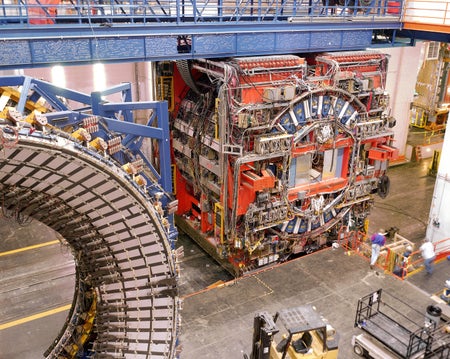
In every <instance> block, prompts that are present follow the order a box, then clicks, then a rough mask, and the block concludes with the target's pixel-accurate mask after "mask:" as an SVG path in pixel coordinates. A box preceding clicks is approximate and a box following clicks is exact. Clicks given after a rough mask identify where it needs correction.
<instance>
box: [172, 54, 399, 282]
mask: <svg viewBox="0 0 450 359" xmlns="http://www.w3.org/2000/svg"><path fill="white" fill-rule="evenodd" d="M387 66H388V57H387V56H386V55H384V54H382V53H379V52H375V51H359V52H342V53H322V54H316V55H314V56H309V57H308V58H304V57H300V56H295V55H280V56H261V57H247V58H231V59H225V60H215V61H211V60H206V59H205V60H195V61H179V62H177V63H176V66H174V67H173V71H172V72H171V74H170V75H171V76H173V80H174V81H173V94H174V111H173V112H172V114H171V115H172V117H171V141H172V159H173V164H174V168H175V174H176V175H175V181H176V184H175V185H176V189H177V194H176V196H177V200H178V211H177V217H176V221H177V225H178V226H179V228H181V229H182V230H183V231H184V232H186V233H188V234H189V235H190V236H191V237H192V238H194V239H195V240H196V241H197V242H199V243H200V244H201V245H202V246H203V247H204V248H205V249H206V250H207V251H208V252H209V253H210V254H212V255H213V256H214V257H215V258H216V259H218V260H219V261H220V262H221V263H222V264H223V265H224V266H226V267H227V268H229V269H230V270H231V271H232V272H233V273H236V274H237V275H239V274H242V273H245V272H247V271H250V270H252V269H255V268H259V267H262V266H265V265H268V264H271V263H277V262H280V261H284V260H287V259H289V258H292V257H294V256H298V255H302V254H305V253H310V252H312V251H315V250H317V249H320V248H323V247H324V246H327V245H330V244H331V243H333V242H334V241H336V240H337V233H338V231H339V230H340V229H341V227H343V226H345V227H347V228H356V229H362V228H363V226H364V220H365V219H366V217H367V216H368V214H369V212H370V209H371V207H372V204H373V196H374V194H377V193H378V194H379V195H381V196H382V197H384V196H386V195H387V192H388V189H389V179H388V177H387V175H386V170H387V167H388V162H389V160H391V159H393V158H395V157H396V156H397V153H398V151H397V149H396V148H395V147H394V146H393V132H392V131H391V130H390V129H391V128H392V127H393V126H394V125H395V120H394V119H393V118H392V117H390V116H389V113H390V112H389V94H388V93H387V92H386V90H385V83H386V71H387ZM165 68H169V67H168V66H165ZM164 76H167V73H164Z"/></svg>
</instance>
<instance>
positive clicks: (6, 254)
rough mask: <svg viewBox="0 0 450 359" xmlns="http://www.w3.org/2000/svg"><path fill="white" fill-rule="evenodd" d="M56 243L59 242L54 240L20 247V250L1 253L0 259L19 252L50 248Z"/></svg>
mask: <svg viewBox="0 0 450 359" xmlns="http://www.w3.org/2000/svg"><path fill="white" fill-rule="evenodd" d="M56 243H60V242H59V240H57V239H55V240H54V241H49V242H44V243H39V244H34V245H32V246H28V247H22V248H18V249H13V250H11V251H6V252H1V253H0V257H3V256H8V255H11V254H15V253H20V252H25V251H29V250H31V249H36V248H42V247H46V246H51V245H53V244H56Z"/></svg>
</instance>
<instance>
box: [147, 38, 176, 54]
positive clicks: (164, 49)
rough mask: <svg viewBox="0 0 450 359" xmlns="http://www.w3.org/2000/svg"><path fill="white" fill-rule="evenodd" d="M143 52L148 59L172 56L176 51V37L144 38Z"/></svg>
mask: <svg viewBox="0 0 450 359" xmlns="http://www.w3.org/2000/svg"><path fill="white" fill-rule="evenodd" d="M145 52H146V53H147V56H148V57H156V58H158V57H161V58H164V57H166V56H174V55H177V54H178V51H177V37H176V36H152V37H146V38H145Z"/></svg>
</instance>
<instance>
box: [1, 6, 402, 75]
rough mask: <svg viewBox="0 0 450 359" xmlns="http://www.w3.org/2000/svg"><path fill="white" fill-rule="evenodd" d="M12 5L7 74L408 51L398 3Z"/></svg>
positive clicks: (6, 20)
mask: <svg viewBox="0 0 450 359" xmlns="http://www.w3.org/2000/svg"><path fill="white" fill-rule="evenodd" d="M335 1H336V2H335ZM338 1H339V2H338ZM14 2H15V1H14V0H2V2H1V4H0V13H1V14H2V16H1V17H0V39H1V41H2V42H1V43H2V51H1V53H0V69H7V68H19V67H21V68H24V67H39V66H47V65H51V64H62V65H67V64H86V63H93V62H96V61H102V62H105V63H107V62H126V61H133V62H137V61H155V60H166V59H172V60H174V59H192V58H205V57H206V58H218V57H228V56H252V55H270V54H283V53H308V52H317V51H340V50H359V49H364V48H367V47H376V46H394V45H398V44H399V43H400V44H401V45H405V44H406V45H410V43H408V41H405V40H404V39H403V40H402V39H400V38H396V32H397V31H399V30H400V29H401V27H402V23H401V16H402V3H401V2H396V1H380V0H359V1H358V0H308V1H305V0H299V1H297V0H242V1H239V0H235V1H231V0H213V1H209V0H203V1H195V0H186V1H184V0H176V1H174V0H149V1H147V0H141V1H133V0H131V1H124V0H109V1H105V0H96V1H85V0H76V1H74V0H29V1H28V2H27V5H26V4H25V3H24V0H19V3H18V4H13V3H14ZM55 2H56V3H55Z"/></svg>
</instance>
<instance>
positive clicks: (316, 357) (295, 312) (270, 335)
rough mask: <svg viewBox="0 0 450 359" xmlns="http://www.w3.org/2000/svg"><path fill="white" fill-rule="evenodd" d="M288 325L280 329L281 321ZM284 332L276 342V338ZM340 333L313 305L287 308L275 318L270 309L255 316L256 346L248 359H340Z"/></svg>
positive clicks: (254, 345)
mask: <svg viewBox="0 0 450 359" xmlns="http://www.w3.org/2000/svg"><path fill="white" fill-rule="evenodd" d="M278 320H279V321H280V322H281V324H282V325H283V327H284V330H285V331H283V332H280V330H279V329H278V327H277V325H276V324H275V323H276V322H277V321H278ZM277 334H278V336H279V335H280V334H281V335H282V336H281V340H280V341H279V342H278V343H276V342H275V339H274V338H275V337H276V336H277ZM338 339H339V338H338V335H337V333H336V331H335V330H334V328H333V327H332V326H331V325H330V324H328V323H327V321H326V320H325V319H324V318H323V317H322V316H321V315H320V314H319V313H318V312H317V311H316V310H315V308H314V307H313V306H311V305H304V306H299V307H294V308H289V309H283V310H281V311H279V312H277V313H276V315H275V316H274V317H273V318H272V317H271V316H270V315H269V314H268V313H267V312H262V313H258V314H257V315H256V316H255V319H254V328H253V347H252V353H251V355H250V357H248V356H247V355H246V354H245V355H244V358H245V359H300V358H304V359H337V356H338Z"/></svg>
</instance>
